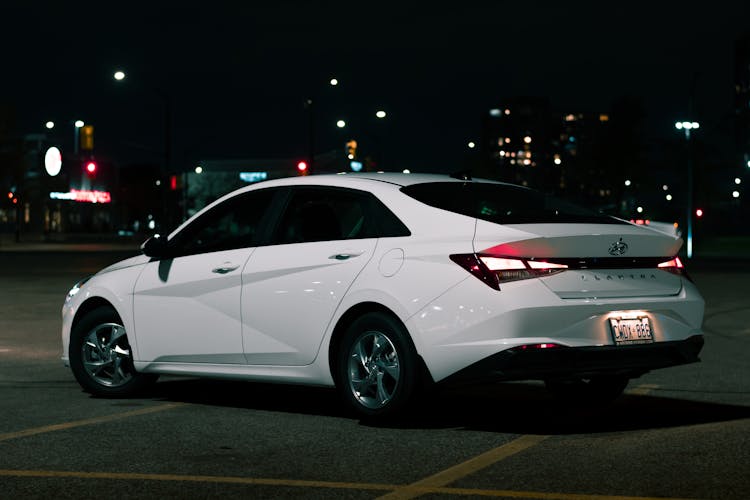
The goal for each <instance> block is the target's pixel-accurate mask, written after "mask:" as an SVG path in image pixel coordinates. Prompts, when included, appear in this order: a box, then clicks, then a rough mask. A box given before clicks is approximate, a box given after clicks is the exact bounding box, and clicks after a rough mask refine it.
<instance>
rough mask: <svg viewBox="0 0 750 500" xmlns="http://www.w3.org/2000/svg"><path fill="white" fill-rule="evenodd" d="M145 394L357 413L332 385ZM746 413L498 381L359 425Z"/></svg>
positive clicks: (584, 424)
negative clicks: (567, 399)
mask: <svg viewBox="0 0 750 500" xmlns="http://www.w3.org/2000/svg"><path fill="white" fill-rule="evenodd" d="M149 396H150V397H153V398H154V399H159V400H167V401H174V402H184V403H190V404H201V405H210V406H225V407H233V408H246V409H248V410H261V411H271V412H284V413H295V414H302V415H317V416H327V417H337V418H346V419H354V420H356V419H357V418H358V417H357V416H356V415H354V414H353V413H352V412H350V411H349V410H348V409H347V408H346V407H345V405H344V404H343V403H342V402H341V400H340V399H339V397H338V395H337V393H336V391H335V390H333V389H328V388H319V387H303V386H292V385H281V384H261V383H253V382H237V381H223V380H209V379H176V380H164V381H161V382H159V383H157V384H156V385H155V386H154V388H153V389H152V392H151V393H150V394H149ZM748 418H750V407H748V406H741V405H732V404H724V403H715V402H706V401H695V400H688V399H678V398H671V397H662V396H659V395H658V394H656V395H654V394H650V395H635V394H627V393H626V394H625V395H623V396H622V397H620V398H619V399H618V400H617V401H615V402H613V403H611V404H609V405H606V406H601V407H581V406H573V405H567V404H565V403H563V402H560V401H557V400H555V399H554V398H552V397H551V396H550V395H549V394H548V392H547V391H546V389H545V388H544V386H543V385H541V384H534V383H528V384H526V383H522V384H521V383H497V384H485V385H478V386H471V387H467V388H463V389H444V390H436V391H432V392H430V393H429V394H427V395H426V396H425V397H424V398H421V400H420V401H419V403H418V404H416V405H414V408H413V409H412V410H410V411H408V412H407V413H406V414H405V415H404V416H402V417H399V418H398V419H391V420H388V421H370V420H369V419H362V420H360V423H361V424H362V425H366V426H375V427H392V428H399V429H430V428H435V429H442V428H464V429H468V430H478V431H486V432H502V433H516V434H544V435H561V434H563V435H564V434H584V433H586V434H590V433H605V432H622V431H635V430H646V429H656V428H670V427H684V426H691V425H698V424H706V423H717V422H726V421H732V420H741V419H748Z"/></svg>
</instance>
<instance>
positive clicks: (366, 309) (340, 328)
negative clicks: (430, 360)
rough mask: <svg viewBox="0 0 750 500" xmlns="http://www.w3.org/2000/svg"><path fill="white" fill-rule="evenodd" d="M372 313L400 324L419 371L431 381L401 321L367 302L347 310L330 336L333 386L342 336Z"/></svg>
mask: <svg viewBox="0 0 750 500" xmlns="http://www.w3.org/2000/svg"><path fill="white" fill-rule="evenodd" d="M372 312H378V313H381V314H386V315H388V316H390V317H391V318H393V319H394V320H395V321H398V323H399V324H401V326H402V327H403V329H404V332H406V336H407V338H408V339H409V341H410V342H411V344H412V346H413V347H414V351H415V352H416V353H417V359H418V360H419V364H420V367H419V369H420V370H421V372H422V374H423V376H424V377H425V378H426V380H429V381H432V376H431V374H430V372H429V370H428V368H427V365H426V364H425V362H424V360H423V359H422V356H421V355H420V354H419V351H417V349H416V345H415V343H414V338H413V337H412V334H411V332H410V331H409V329H408V328H407V327H406V324H405V323H404V322H403V321H402V320H401V318H400V317H399V316H398V314H396V313H395V312H394V311H393V310H391V309H390V308H388V307H387V306H384V305H383V304H380V303H378V302H370V301H368V302H360V303H359V304H355V305H353V306H351V307H350V308H349V309H347V311H346V312H345V313H344V314H342V315H341V317H340V318H339V319H338V322H337V323H336V326H335V327H334V329H333V333H332V334H331V341H330V342H329V343H328V370H329V372H330V374H331V377H332V378H333V381H334V384H337V383H338V380H337V376H336V371H337V370H336V353H338V351H339V346H340V345H341V341H342V340H343V339H344V335H345V334H346V331H347V329H348V328H349V326H350V325H351V324H352V323H353V322H354V321H355V320H356V319H357V318H359V317H361V316H363V315H365V314H367V313H372Z"/></svg>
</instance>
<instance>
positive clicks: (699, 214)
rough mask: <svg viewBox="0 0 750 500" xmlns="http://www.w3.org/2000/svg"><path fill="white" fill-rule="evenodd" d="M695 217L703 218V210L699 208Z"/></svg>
mask: <svg viewBox="0 0 750 500" xmlns="http://www.w3.org/2000/svg"><path fill="white" fill-rule="evenodd" d="M695 215H696V217H703V210H701V209H700V208H699V209H698V210H696V211H695Z"/></svg>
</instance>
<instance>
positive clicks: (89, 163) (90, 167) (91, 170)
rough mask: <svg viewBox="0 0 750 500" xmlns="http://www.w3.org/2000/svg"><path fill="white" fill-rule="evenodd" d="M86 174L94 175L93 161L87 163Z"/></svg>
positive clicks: (94, 165) (94, 166) (94, 164)
mask: <svg viewBox="0 0 750 500" xmlns="http://www.w3.org/2000/svg"><path fill="white" fill-rule="evenodd" d="M86 172H88V173H89V174H93V173H95V172H96V163H95V162H93V161H90V162H87V163H86Z"/></svg>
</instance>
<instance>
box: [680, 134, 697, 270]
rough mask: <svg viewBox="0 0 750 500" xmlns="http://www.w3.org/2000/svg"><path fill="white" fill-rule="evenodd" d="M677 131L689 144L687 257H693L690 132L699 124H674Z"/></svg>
mask: <svg viewBox="0 0 750 500" xmlns="http://www.w3.org/2000/svg"><path fill="white" fill-rule="evenodd" d="M674 126H675V128H676V129H677V130H682V131H683V132H685V142H686V144H687V196H686V197H685V199H686V200H687V257H688V259H690V258H692V257H693V155H692V149H691V147H690V131H691V130H697V129H698V128H700V123H698V122H687V121H685V122H676V123H675V124H674Z"/></svg>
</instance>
